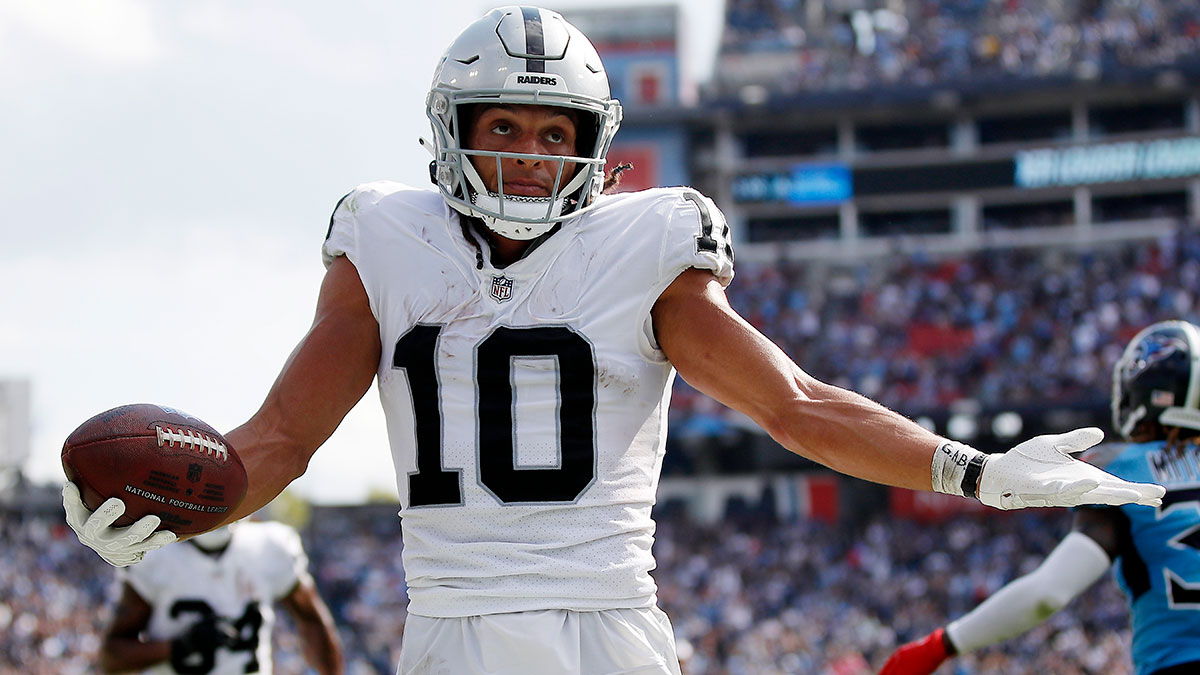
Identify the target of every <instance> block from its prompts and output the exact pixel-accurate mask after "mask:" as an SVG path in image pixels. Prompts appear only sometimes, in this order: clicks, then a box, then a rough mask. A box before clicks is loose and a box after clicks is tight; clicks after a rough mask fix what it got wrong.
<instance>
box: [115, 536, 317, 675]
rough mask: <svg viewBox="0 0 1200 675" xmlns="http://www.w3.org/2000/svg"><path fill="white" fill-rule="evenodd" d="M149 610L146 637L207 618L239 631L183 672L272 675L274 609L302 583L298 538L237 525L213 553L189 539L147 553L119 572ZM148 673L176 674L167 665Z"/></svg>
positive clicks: (160, 636) (168, 635)
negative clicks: (234, 639) (231, 642)
mask: <svg viewBox="0 0 1200 675" xmlns="http://www.w3.org/2000/svg"><path fill="white" fill-rule="evenodd" d="M118 578H120V579H121V580H122V581H124V582H126V583H128V584H129V585H130V586H131V587H132V588H133V590H135V591H137V593H138V595H140V596H142V598H143V599H144V600H145V601H146V602H147V603H149V604H150V605H151V606H152V607H153V613H152V615H151V618H150V625H149V627H148V628H147V633H148V635H149V636H150V637H151V638H153V639H156V640H170V639H172V638H174V637H177V636H179V635H181V634H182V633H184V632H185V631H186V630H187V629H188V627H190V626H191V625H192V624H194V623H196V622H197V621H198V620H200V619H202V618H204V617H206V616H213V615H215V616H216V617H219V618H220V619H222V620H224V621H226V622H228V623H229V624H231V625H232V626H234V628H235V629H236V630H237V631H238V638H239V644H237V645H234V646H232V647H222V648H219V649H217V650H216V651H215V652H214V653H213V654H212V660H211V667H208V666H209V664H208V659H207V655H200V657H199V658H198V659H197V660H196V661H197V662H196V663H189V664H188V666H189V667H188V668H185V669H184V670H185V671H186V672H188V673H213V674H214V675H225V674H230V675H232V674H234V673H238V674H240V673H264V674H266V675H270V673H271V629H272V627H273V626H274V623H275V610H274V604H275V602H276V601H277V600H279V599H281V598H283V597H285V596H286V595H288V594H289V593H290V592H291V591H292V590H293V589H294V588H295V587H296V584H297V583H299V582H300V580H301V579H303V578H308V557H307V556H306V555H305V554H304V548H303V546H302V544H301V542H300V535H298V534H297V533H296V531H295V530H293V529H292V528H290V527H288V526H286V525H283V524H281V523H258V522H241V523H238V524H236V525H235V526H233V538H232V539H231V540H230V542H229V546H228V548H226V549H225V551H224V552H222V553H221V554H220V555H219V556H212V555H209V554H207V553H204V552H203V551H201V550H200V549H198V548H197V547H195V546H193V545H192V544H189V543H188V542H186V541H185V542H180V543H177V544H172V545H170V546H166V547H163V548H160V549H157V550H154V551H151V552H149V553H147V554H146V558H145V559H144V560H143V561H142V562H141V563H139V564H137V565H133V566H130V567H124V568H121V569H120V570H118ZM146 672H149V673H176V672H177V671H176V669H175V668H174V667H172V665H171V664H170V663H169V662H164V663H160V664H158V665H157V666H155V667H153V668H151V669H150V670H148V671H146Z"/></svg>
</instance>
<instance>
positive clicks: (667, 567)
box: [0, 507, 1129, 675]
mask: <svg viewBox="0 0 1200 675" xmlns="http://www.w3.org/2000/svg"><path fill="white" fill-rule="evenodd" d="M1068 519H1069V515H1068V514H1067V513H1066V512H1064V511H1053V512H1028V513H1012V514H1002V513H990V514H989V515H987V516H983V517H981V516H978V515H975V516H959V517H957V518H955V519H953V520H950V521H948V523H944V524H942V525H941V526H940V527H937V528H934V527H929V526H926V525H921V524H918V523H915V522H911V521H902V520H894V519H890V518H889V517H888V516H886V515H885V514H880V515H879V516H877V517H875V518H873V519H870V520H868V521H866V522H865V523H864V524H863V525H861V526H852V525H848V524H841V525H838V526H832V525H828V524H821V523H816V522H806V521H799V522H789V523H781V522H776V521H775V520H774V519H772V518H770V517H767V516H764V515H762V514H756V515H754V516H752V517H731V518H728V519H725V520H723V521H720V522H718V523H717V524H714V525H704V526H702V525H698V524H696V523H693V522H690V521H688V520H687V519H686V518H685V517H683V516H681V515H678V514H663V515H661V516H660V527H659V531H658V535H657V544H656V553H657V555H658V558H659V563H660V566H659V569H658V570H656V572H655V574H654V576H655V578H656V580H657V581H658V583H659V585H660V589H661V590H660V599H661V603H662V605H663V607H664V608H665V609H666V610H667V612H668V613H669V614H670V615H671V616H673V617H674V622H675V628H676V632H677V637H678V639H679V641H680V648H681V652H680V653H681V658H683V659H684V672H685V673H687V674H688V675H742V674H745V675H759V674H761V675H770V674H774V673H780V674H782V673H788V674H794V673H837V674H847V675H849V674H856V675H857V674H860V673H869V672H874V671H873V670H872V668H873V667H878V665H879V664H880V663H881V662H882V660H883V659H884V658H886V656H887V654H888V652H889V651H890V649H891V648H893V647H894V646H895V645H897V644H899V643H901V642H902V641H904V640H906V639H910V638H912V637H914V636H917V635H919V634H922V633H923V632H925V631H928V630H930V629H932V628H934V627H936V626H938V625H940V624H941V623H944V622H945V620H946V618H947V617H949V616H954V615H957V614H959V613H961V612H963V611H965V610H967V609H969V608H970V607H971V606H973V605H974V604H975V603H977V602H978V601H979V600H980V599H981V598H983V597H985V596H986V595H988V594H989V593H991V592H993V591H995V590H996V589H997V588H999V587H1000V586H1001V585H1003V584H1004V583H1005V582H1006V581H1008V580H1010V579H1012V578H1013V577H1014V576H1017V575H1020V574H1022V573H1024V572H1027V571H1029V569H1032V566H1035V565H1036V564H1037V563H1038V562H1040V559H1041V557H1042V556H1043V555H1044V554H1045V553H1046V552H1048V551H1049V549H1050V548H1052V547H1053V545H1054V543H1055V542H1056V541H1057V539H1058V538H1059V537H1060V536H1061V535H1062V534H1063V533H1064V528H1066V527H1067V525H1068ZM0 533H2V534H3V540H4V541H5V546H4V547H3V550H2V551H0V559H2V561H3V565H2V566H0V671H3V672H21V673H33V674H40V673H45V674H51V673H53V674H56V675H58V674H64V675H65V674H71V673H88V672H96V670H97V668H96V667H95V661H94V659H95V654H96V651H97V649H98V647H99V636H100V631H101V630H102V629H103V627H104V626H105V625H106V624H107V622H108V620H109V617H110V612H111V609H110V607H111V600H112V594H113V593H114V592H115V583H114V578H115V577H114V574H113V571H112V570H111V568H109V567H108V566H107V565H105V564H104V563H103V562H102V561H100V560H99V559H98V558H97V557H96V556H95V555H94V554H92V553H91V552H90V551H88V550H86V549H85V548H83V547H82V546H80V545H79V544H78V543H77V542H76V541H74V538H73V536H71V533H70V532H69V531H68V530H66V528H65V527H64V526H63V525H62V524H61V523H60V522H59V520H58V514H55V513H48V514H43V515H40V516H24V517H17V516H14V515H12V514H6V515H5V516H4V520H3V522H0ZM305 534H306V542H305V544H306V546H307V547H308V549H309V552H310V553H311V554H312V570H313V572H314V575H315V577H316V579H317V582H318V586H319V587H320V589H321V592H322V595H323V596H324V598H325V599H326V601H327V602H328V604H329V606H330V608H331V610H332V611H333V613H334V615H335V619H336V622H337V624H338V627H339V629H340V631H341V634H342V639H343V641H344V643H345V646H346V655H347V659H348V667H347V673H351V674H355V675H367V674H370V673H391V672H394V670H395V663H396V660H395V659H396V653H397V650H398V648H399V638H400V635H401V634H402V632H403V627H404V621H405V618H406V613H405V606H406V596H405V589H404V586H403V577H402V575H401V572H400V567H399V566H400V551H401V544H400V540H399V537H398V528H397V527H396V522H395V514H394V507H388V508H375V507H362V508H346V509H336V510H326V512H325V514H324V517H323V518H322V519H321V520H320V521H319V522H314V526H313V527H310V528H308V529H307V530H306V531H305ZM280 618H281V620H282V619H284V618H285V617H284V615H283V614H281V616H280ZM1127 621H1128V620H1127V615H1126V612H1125V610H1124V605H1123V604H1122V600H1121V598H1120V597H1119V595H1118V591H1116V590H1115V585H1113V584H1099V585H1097V586H1096V587H1095V588H1094V589H1092V590H1091V591H1089V592H1088V593H1087V594H1086V595H1085V596H1083V597H1082V598H1080V600H1079V602H1077V603H1076V604H1074V605H1072V606H1071V607H1070V608H1069V609H1068V610H1066V611H1063V612H1061V613H1060V615H1059V616H1057V617H1055V618H1054V619H1052V620H1051V621H1050V622H1048V623H1047V624H1046V625H1044V626H1043V627H1041V628H1039V629H1037V630H1035V631H1033V632H1032V633H1030V634H1028V635H1027V636H1025V637H1023V638H1022V639H1019V640H1015V641H1013V642H1010V643H1007V644H1005V645H1004V646H1001V647H996V648H992V649H989V650H985V651H981V652H979V653H976V654H972V655H970V656H967V657H963V658H961V659H959V662H958V664H959V666H960V667H962V668H963V669H964V671H963V672H971V673H1013V672H1043V673H1047V674H1052V673H1068V672H1069V673H1079V672H1095V673H1100V672H1103V673H1118V674H1119V673H1124V672H1128V670H1127V664H1128V662H1129V659H1128V656H1127V651H1128V646H1129V644H1128V642H1129V636H1128V630H1127ZM275 642H276V652H275V672H276V673H280V674H281V675H290V674H299V673H303V672H304V661H303V659H302V658H301V657H300V655H299V646H298V643H297V636H296V635H295V633H294V631H293V629H292V628H291V627H290V626H289V625H288V624H287V622H286V621H281V624H280V626H279V627H278V628H277V630H276V636H275Z"/></svg>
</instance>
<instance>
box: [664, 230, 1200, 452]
mask: <svg viewBox="0 0 1200 675" xmlns="http://www.w3.org/2000/svg"><path fill="white" fill-rule="evenodd" d="M729 296H730V302H731V303H732V304H733V305H734V307H735V308H736V309H738V311H740V312H741V313H742V315H743V316H745V317H746V318H747V319H748V320H749V321H750V322H751V323H753V324H754V325H755V326H756V327H757V328H759V329H760V330H762V331H763V332H764V333H765V334H766V335H767V336H769V337H771V339H773V340H775V342H777V343H778V344H779V345H780V346H781V347H783V349H784V350H785V351H786V352H788V354H789V355H791V356H792V358H794V359H795V360H796V362H797V363H799V364H800V365H801V366H802V367H804V368H805V369H806V370H808V371H809V372H810V373H811V374H812V375H814V376H815V377H817V378H818V379H822V380H825V381H828V382H831V383H833V384H837V385H838V386H842V387H845V388H848V389H853V390H855V391H858V392H860V393H863V394H865V395H867V396H870V397H871V398H874V399H875V400H877V401H879V402H881V403H883V404H884V405H887V406H888V407H891V408H893V409H895V410H899V411H901V412H904V413H906V414H910V415H915V414H919V413H921V412H923V411H929V410H934V409H944V408H945V407H946V406H947V405H949V404H951V403H954V402H955V401H958V400H960V399H967V398H970V399H974V400H976V401H978V402H979V404H980V405H982V406H983V407H993V406H1013V405H1039V404H1044V403H1056V404H1062V403H1087V404H1093V405H1099V406H1100V407H1106V406H1107V400H1108V393H1109V387H1110V386H1111V380H1110V378H1111V372H1110V368H1111V364H1112V363H1114V362H1116V359H1117V356H1118V355H1119V354H1120V351H1121V349H1122V348H1123V347H1124V346H1125V344H1126V343H1127V342H1128V341H1129V339H1130V338H1132V337H1133V335H1134V333H1136V332H1137V331H1138V330H1139V329H1140V328H1142V327H1143V326H1146V325H1148V324H1150V323H1152V322H1154V321H1161V320H1164V319H1184V320H1188V321H1197V320H1200V232H1198V231H1197V230H1196V229H1195V227H1194V226H1193V227H1188V228H1184V229H1181V230H1180V231H1179V232H1178V234H1177V235H1176V236H1172V237H1167V238H1163V239H1160V240H1158V241H1153V242H1131V243H1123V244H1113V245H1108V246H1094V247H1089V248H1083V249H1070V248H1055V249H1033V248H1027V249H1000V250H988V251H980V252H977V253H973V254H969V255H965V256H961V255H960V256H954V257H951V258H944V259H934V258H928V257H926V256H924V255H922V254H911V255H904V254H899V253H897V254H896V255H894V256H889V257H888V258H887V259H883V260H877V259H872V260H865V261H860V262H858V263H854V264H850V265H846V266H838V265H836V264H834V263H827V262H820V261H818V262H813V261H805V262H788V261H781V262H778V263H772V264H755V263H739V265H738V270H737V277H736V278H735V279H734V282H733V284H732V285H731V286H730V288H729ZM673 396H674V400H673V402H672V415H673V416H674V417H673V424H674V425H675V428H677V429H679V430H680V431H681V432H683V431H684V430H686V432H685V433H688V434H708V435H720V434H722V433H724V432H725V431H726V430H727V428H728V426H729V425H732V424H736V419H735V417H736V416H734V415H731V414H729V411H727V410H725V409H724V408H722V407H720V406H718V405H716V404H714V403H712V402H711V401H709V400H707V399H706V398H705V397H703V396H702V395H700V394H698V393H696V392H695V390H693V389H691V388H690V387H688V386H687V384H686V383H684V382H681V381H680V382H677V383H676V386H675V391H674V394H673Z"/></svg>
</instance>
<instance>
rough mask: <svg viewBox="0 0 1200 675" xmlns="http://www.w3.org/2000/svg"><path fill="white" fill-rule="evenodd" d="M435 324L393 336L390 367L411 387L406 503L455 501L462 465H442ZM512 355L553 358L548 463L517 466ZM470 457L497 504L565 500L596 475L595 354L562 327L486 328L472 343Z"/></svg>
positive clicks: (579, 492)
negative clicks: (554, 447)
mask: <svg viewBox="0 0 1200 675" xmlns="http://www.w3.org/2000/svg"><path fill="white" fill-rule="evenodd" d="M441 332H442V326H439V325H429V324H418V325H416V326H413V327H412V328H411V329H409V331H408V332H407V333H405V334H404V335H402V336H401V337H400V339H399V340H397V341H396V349H395V351H394V352H393V355H392V367H393V368H396V369H401V370H404V371H405V373H406V374H407V376H408V386H409V391H410V393H411V394H412V401H413V416H414V418H415V419H414V427H415V429H416V444H417V470H416V471H415V472H412V473H410V474H409V475H408V493H409V506H450V505H457V504H461V503H462V485H461V481H462V469H453V468H445V467H443V466H442V428H443V426H442V425H443V423H444V420H443V419H442V405H441V383H440V380H439V378H438V371H437V343H438V339H439V337H440V335H441ZM516 357H552V358H554V359H555V361H556V362H557V365H558V373H557V384H558V397H559V401H558V424H557V425H556V426H557V428H558V452H559V462H558V466H557V467H553V468H541V467H539V468H518V467H517V461H516V451H517V448H516V442H515V439H514V432H513V430H514V428H515V418H514V415H513V403H514V400H515V392H514V391H513V378H512V377H511V375H512V368H513V359H514V358H516ZM474 379H475V387H476V392H477V393H476V405H475V411H474V412H475V423H476V424H477V433H476V457H477V458H478V461H479V480H480V482H481V483H482V485H483V487H484V488H485V489H486V490H488V492H490V493H491V494H492V496H494V497H495V498H496V499H497V500H498V501H500V502H501V503H504V504H521V503H544V502H572V501H575V500H576V499H578V498H579V497H580V496H581V495H582V494H583V493H584V491H585V490H587V488H588V486H590V485H591V484H592V481H593V480H594V479H595V475H596V445H595V438H596V435H595V429H596V386H595V379H596V359H595V355H594V354H593V353H592V346H591V344H589V343H588V341H587V340H585V339H584V338H583V337H582V336H581V335H579V334H578V333H576V332H575V331H573V330H571V329H570V328H567V327H566V326H536V327H528V328H510V327H505V326H501V327H499V328H496V329H495V330H493V331H492V332H491V333H490V334H489V335H488V336H487V337H486V338H484V340H483V341H482V342H480V343H479V344H478V345H477V346H476V347H475V373H474Z"/></svg>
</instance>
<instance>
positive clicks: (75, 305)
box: [0, 0, 721, 503]
mask: <svg viewBox="0 0 1200 675" xmlns="http://www.w3.org/2000/svg"><path fill="white" fill-rule="evenodd" d="M496 4H498V3H486V2H485V3H479V2H467V1H464V0H447V1H445V2H440V3H437V5H436V7H437V13H436V14H434V15H433V16H430V15H431V14H432V13H431V12H429V11H424V10H423V11H421V12H419V13H416V14H414V13H411V12H410V11H409V10H408V9H407V8H409V7H411V4H410V3H407V2H382V1H370V0H349V1H347V2H341V3H329V2H318V1H316V0H303V1H295V2H292V1H288V0H256V1H251V2H244V1H243V2H237V1H234V0H206V1H205V2H188V3H179V2H169V3H167V2H156V1H153V0H106V1H105V2H103V3H97V2H90V1H88V0H54V1H53V2H45V1H44V0H0V90H3V91H4V92H5V96H4V97H3V100H2V101H0V148H4V155H5V157H6V160H7V161H4V162H0V201H2V203H4V204H5V217H4V219H3V221H2V222H3V225H2V228H3V236H4V242H5V245H4V246H2V247H0V284H2V285H3V288H5V289H6V292H5V293H4V294H3V295H0V316H2V317H3V319H2V320H0V378H24V379H28V380H30V381H31V383H32V393H33V409H32V416H33V419H32V452H31V456H30V458H29V460H28V461H27V462H26V463H25V467H24V468H25V471H26V474H27V475H29V476H31V477H32V478H33V479H35V480H38V481H54V482H57V481H59V480H61V477H62V474H61V466H60V464H59V450H60V448H61V445H62V441H63V439H64V438H65V437H66V436H67V434H68V433H70V431H71V430H72V429H73V428H74V427H75V426H76V425H77V424H79V423H80V422H82V421H83V420H84V419H86V418H88V417H90V416H91V415H93V414H95V413H97V412H100V411H102V410H105V409H107V408H111V407H114V406H116V405H121V404H124V403H133V402H154V403H161V404H164V405H169V406H173V407H176V408H179V409H182V410H185V411H188V412H190V413H192V414H194V415H197V416H199V417H201V418H203V419H205V420H206V421H208V422H209V423H211V424H212V425H213V426H215V427H217V428H218V429H222V430H227V429H230V428H232V427H234V426H237V425H238V424H240V423H241V422H243V421H244V420H245V419H246V418H247V417H249V416H250V415H251V414H252V413H253V412H254V410H256V409H257V407H258V405H259V404H260V403H261V401H262V397H263V396H264V395H265V393H266V391H267V389H268V388H269V387H270V384H271V382H272V381H273V380H274V378H275V376H276V374H277V373H278V371H279V368H280V367H281V366H282V364H283V362H284V360H285V359H286V357H287V355H288V353H290V351H291V350H292V348H293V347H294V346H295V344H296V343H297V341H298V340H299V339H300V338H301V337H302V336H303V334H304V332H305V330H307V328H308V325H309V322H310V321H311V318H312V311H313V306H314V301H315V298H316V293H317V289H318V286H319V284H320V280H321V276H322V274H323V272H324V268H323V267H322V265H321V262H320V252H319V249H320V243H321V239H322V237H323V236H324V232H325V226H326V223H327V222H328V217H329V212H330V211H331V210H332V208H333V206H334V204H335V203H336V202H337V200H338V198H339V197H340V196H341V195H343V194H344V193H346V192H348V191H349V190H350V189H351V188H353V187H354V186H355V185H357V184H359V183H362V182H366V181H370V180H377V179H382V178H387V179H392V180H399V181H402V182H407V183H412V184H416V185H424V184H426V183H427V180H428V173H427V169H426V164H427V162H428V155H427V154H426V153H425V151H423V150H421V148H420V147H419V146H418V145H417V137H418V136H420V135H425V134H427V133H428V123H427V121H426V119H425V116H424V110H423V101H424V96H425V92H426V90H427V89H428V85H429V79H430V76H431V75H432V72H433V68H434V66H435V64H436V62H437V58H438V57H439V56H440V55H441V52H442V51H443V50H444V48H445V46H446V45H447V44H448V43H449V41H450V40H452V39H453V37H454V36H455V35H456V34H457V33H458V31H459V30H461V28H462V27H463V26H465V25H466V24H467V23H468V22H469V21H471V20H473V19H474V18H476V17H478V16H481V15H482V14H483V13H484V12H485V11H486V10H487V9H489V8H490V7H492V6H495V5H496ZM547 4H548V5H549V6H551V7H553V8H556V9H564V10H568V11H569V9H570V8H571V7H594V6H597V5H598V4H603V5H604V6H614V4H615V5H623V4H624V5H633V4H640V3H637V2H632V1H628V2H627V1H625V0H620V1H618V2H615V3H614V2H605V3H596V2H594V0H593V1H590V2H579V1H576V0H569V1H564V2H557V3H547ZM720 8H721V1H720V0H703V1H702V2H694V3H687V4H685V5H684V11H683V21H684V27H685V30H686V34H685V35H684V36H683V43H684V53H683V55H684V58H685V61H684V70H685V74H687V75H690V77H691V79H692V80H693V81H696V80H701V79H703V78H705V77H707V74H708V71H709V69H710V67H711V58H712V57H711V53H712V51H713V49H714V48H715V40H716V37H717V32H718V30H719V21H720ZM393 481H394V478H393V471H392V466H391V458H390V455H389V453H388V449H387V442H386V437H385V432H384V425H383V415H382V412H381V411H380V410H379V404H378V398H377V395H376V393H375V391H374V388H372V390H371V391H370V392H368V394H367V395H366V397H364V399H363V401H362V402H361V403H360V404H359V405H358V407H356V408H355V409H354V410H353V411H352V412H351V413H350V415H349V416H348V417H347V418H346V420H345V421H344V423H343V424H342V426H341V427H340V428H339V430H338V431H337V433H335V434H334V436H333V438H331V439H330V441H329V442H328V443H327V444H326V445H325V447H323V448H322V449H321V450H320V451H318V453H317V455H316V457H315V458H314V460H313V463H312V464H311V466H310V469H309V472H308V474H307V475H306V476H304V477H303V478H301V479H300V480H299V481H297V482H296V483H295V484H294V485H293V489H294V490H295V491H296V492H297V493H299V494H302V495H304V496H306V497H308V498H310V499H313V500H314V501H318V502H323V503H343V502H354V501H357V500H360V499H361V498H362V497H363V496H364V495H365V494H366V493H367V491H368V490H370V489H376V490H381V491H385V492H392V491H394V487H393Z"/></svg>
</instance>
